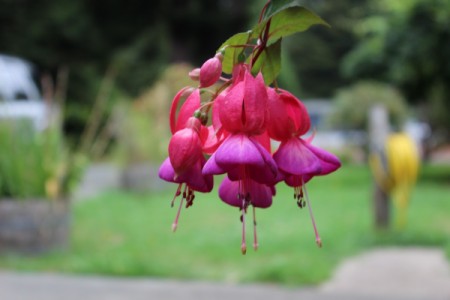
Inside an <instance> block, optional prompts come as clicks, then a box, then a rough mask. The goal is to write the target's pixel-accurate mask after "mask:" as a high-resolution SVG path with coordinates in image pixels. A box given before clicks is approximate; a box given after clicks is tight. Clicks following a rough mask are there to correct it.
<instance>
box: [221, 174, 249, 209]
mask: <svg viewBox="0 0 450 300" xmlns="http://www.w3.org/2000/svg"><path fill="white" fill-rule="evenodd" d="M238 195H239V181H231V180H230V179H229V178H228V177H225V178H224V179H223V181H222V183H221V184H220V187H219V197H220V199H221V200H222V201H223V202H225V203H226V204H228V205H231V206H235V207H242V204H243V203H242V199H239V198H238Z"/></svg>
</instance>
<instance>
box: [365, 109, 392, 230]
mask: <svg viewBox="0 0 450 300" xmlns="http://www.w3.org/2000/svg"><path fill="white" fill-rule="evenodd" d="M388 135H389V119H388V113H387V111H386V108H385V107H384V106H383V105H381V104H377V105H374V106H373V107H372V108H371V109H370V111H369V145H370V152H371V153H372V154H375V155H379V156H380V158H381V159H380V161H381V162H382V163H384V164H385V167H386V168H387V167H388V166H387V159H386V151H385V143H386V139H387V137H388ZM373 185H374V192H373V209H374V221H375V227H376V228H377V229H384V228H388V227H389V216H390V205H389V197H388V195H387V194H386V192H385V191H384V190H383V189H382V188H381V187H380V186H379V184H377V182H376V181H375V180H374V184H373Z"/></svg>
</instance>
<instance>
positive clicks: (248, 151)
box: [215, 134, 265, 171]
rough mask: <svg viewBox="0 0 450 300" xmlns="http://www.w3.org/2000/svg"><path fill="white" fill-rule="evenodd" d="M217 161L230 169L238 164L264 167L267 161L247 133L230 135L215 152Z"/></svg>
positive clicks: (222, 166)
mask: <svg viewBox="0 0 450 300" xmlns="http://www.w3.org/2000/svg"><path fill="white" fill-rule="evenodd" d="M215 159H216V163H217V164H218V165H219V166H220V167H221V168H223V169H224V170H226V171H228V170H229V169H230V168H233V167H235V166H236V165H252V166H261V167H263V166H264V164H265V162H264V159H263V157H262V156H261V153H260V152H259V150H258V148H257V147H256V146H255V144H254V143H253V142H252V141H251V140H250V139H249V138H248V136H246V135H245V134H233V135H231V136H229V137H228V138H227V139H226V140H225V141H224V142H223V143H222V145H220V147H219V148H218V149H217V151H216V153H215Z"/></svg>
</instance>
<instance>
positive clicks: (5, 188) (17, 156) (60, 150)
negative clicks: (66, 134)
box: [0, 121, 81, 199]
mask: <svg viewBox="0 0 450 300" xmlns="http://www.w3.org/2000/svg"><path fill="white" fill-rule="evenodd" d="M78 163H79V162H78V161H75V160H69V159H68V152H67V151H66V149H65V148H64V146H63V144H62V136H61V132H60V131H59V130H57V129H56V128H54V127H49V128H47V129H46V130H44V131H42V132H35V130H34V128H32V126H31V124H30V123H29V122H6V121H2V122H1V123H0V198H14V199H15V198H19V199H22V198H36V199H39V198H48V197H49V198H53V199H57V198H60V197H64V196H67V194H68V193H69V191H70V189H71V188H72V186H73V184H74V181H76V180H77V177H78V175H79V173H80V172H81V168H80V167H79V164H78Z"/></svg>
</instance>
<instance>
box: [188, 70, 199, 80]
mask: <svg viewBox="0 0 450 300" xmlns="http://www.w3.org/2000/svg"><path fill="white" fill-rule="evenodd" d="M189 77H191V79H192V80H194V81H198V80H199V79H200V68H195V69H194V70H192V71H190V72H189Z"/></svg>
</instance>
